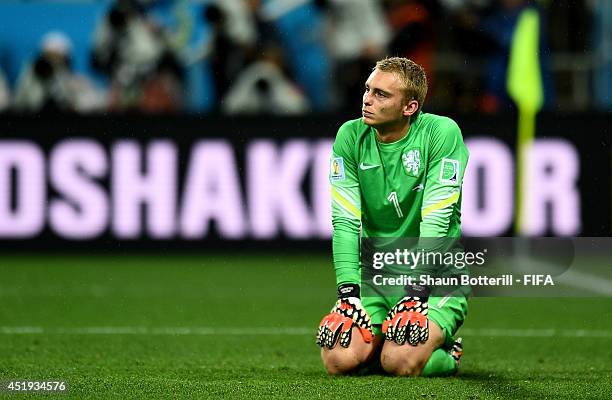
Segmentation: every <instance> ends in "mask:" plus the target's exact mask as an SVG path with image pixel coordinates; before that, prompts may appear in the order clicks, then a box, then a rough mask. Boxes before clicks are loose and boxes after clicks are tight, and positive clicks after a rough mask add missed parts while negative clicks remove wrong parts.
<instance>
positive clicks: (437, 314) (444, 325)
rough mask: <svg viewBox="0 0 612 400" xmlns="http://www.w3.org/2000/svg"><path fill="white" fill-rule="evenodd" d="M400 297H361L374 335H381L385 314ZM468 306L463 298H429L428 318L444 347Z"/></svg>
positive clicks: (465, 313) (460, 323)
mask: <svg viewBox="0 0 612 400" xmlns="http://www.w3.org/2000/svg"><path fill="white" fill-rule="evenodd" d="M400 299H401V297H363V298H362V299H361V304H363V306H364V307H365V309H366V311H367V312H368V314H370V317H371V318H372V325H373V330H374V334H375V335H382V323H383V321H384V320H385V318H387V313H388V312H389V310H390V309H391V307H393V306H394V305H395V304H396V303H397V302H398V301H399V300H400ZM467 311H468V304H467V298H465V297H464V296H458V297H453V296H444V297H430V298H429V311H428V315H427V316H428V318H429V320H431V321H433V322H435V323H436V325H438V326H439V327H440V329H442V332H443V333H444V337H445V347H450V346H452V344H453V342H454V338H453V336H454V335H455V333H456V332H457V330H458V329H459V327H461V325H462V324H463V321H464V320H465V317H466V316H467Z"/></svg>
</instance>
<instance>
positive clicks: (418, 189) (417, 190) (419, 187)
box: [412, 183, 425, 192]
mask: <svg viewBox="0 0 612 400" xmlns="http://www.w3.org/2000/svg"><path fill="white" fill-rule="evenodd" d="M424 187H425V186H423V184H422V183H419V184H418V185H416V186H415V187H414V189H412V191H413V192H420V191H421V190H423V188H424Z"/></svg>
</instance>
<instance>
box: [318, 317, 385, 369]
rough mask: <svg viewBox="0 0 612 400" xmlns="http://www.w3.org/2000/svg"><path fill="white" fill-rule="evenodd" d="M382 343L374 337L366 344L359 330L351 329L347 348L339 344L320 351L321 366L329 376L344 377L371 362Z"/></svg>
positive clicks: (379, 338)
mask: <svg viewBox="0 0 612 400" xmlns="http://www.w3.org/2000/svg"><path fill="white" fill-rule="evenodd" d="M382 343H383V337H382V336H375V337H374V338H373V340H372V341H371V342H370V343H366V342H365V341H364V340H363V337H362V336H361V333H360V331H359V328H357V327H353V328H352V340H351V344H350V345H349V347H342V346H340V345H339V344H337V345H336V346H334V348H332V349H329V348H326V347H323V348H322V349H321V359H322V360H323V366H324V367H325V369H326V370H327V372H328V373H330V374H331V375H345V374H349V373H351V372H354V371H355V370H357V369H358V368H359V367H361V366H363V365H364V364H366V363H368V362H369V361H370V360H372V358H373V356H374V354H375V353H376V349H377V348H379V347H380V346H381V345H382Z"/></svg>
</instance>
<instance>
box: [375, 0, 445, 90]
mask: <svg viewBox="0 0 612 400" xmlns="http://www.w3.org/2000/svg"><path fill="white" fill-rule="evenodd" d="M384 5H385V8H386V12H387V20H388V21H389V25H390V27H391V30H392V39H391V43H390V44H389V52H390V54H392V55H395V56H400V57H406V58H408V59H410V60H412V61H414V62H415V63H417V64H419V65H421V66H422V67H423V68H424V69H425V73H426V74H427V80H428V82H429V85H430V87H431V86H433V82H434V73H433V67H432V61H433V51H434V40H435V34H434V33H435V32H434V29H433V20H434V17H435V16H436V14H437V12H438V6H437V2H436V1H434V0H385V1H384Z"/></svg>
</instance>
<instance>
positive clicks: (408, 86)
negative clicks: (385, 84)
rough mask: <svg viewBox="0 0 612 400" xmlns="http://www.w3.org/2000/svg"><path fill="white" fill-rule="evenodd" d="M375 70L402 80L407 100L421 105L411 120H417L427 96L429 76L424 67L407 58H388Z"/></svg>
mask: <svg viewBox="0 0 612 400" xmlns="http://www.w3.org/2000/svg"><path fill="white" fill-rule="evenodd" d="M374 69H378V70H379V71H382V72H393V73H395V74H396V75H397V76H398V77H399V78H400V79H401V81H402V82H403V84H404V88H405V91H406V99H407V100H409V101H410V100H416V101H417V102H418V103H419V108H418V109H417V112H416V113H414V114H413V115H412V117H411V120H414V119H416V117H417V116H418V115H419V113H420V112H421V108H422V107H423V103H424V102H425V97H426V96H427V76H426V75H425V70H424V69H423V67H421V66H420V65H419V64H417V63H415V62H414V61H412V60H409V59H407V58H403V57H387V58H385V59H383V60H380V61H378V62H377V63H376V67H374Z"/></svg>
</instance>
